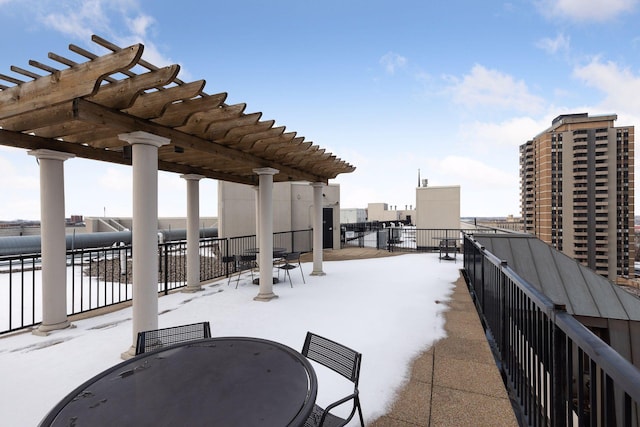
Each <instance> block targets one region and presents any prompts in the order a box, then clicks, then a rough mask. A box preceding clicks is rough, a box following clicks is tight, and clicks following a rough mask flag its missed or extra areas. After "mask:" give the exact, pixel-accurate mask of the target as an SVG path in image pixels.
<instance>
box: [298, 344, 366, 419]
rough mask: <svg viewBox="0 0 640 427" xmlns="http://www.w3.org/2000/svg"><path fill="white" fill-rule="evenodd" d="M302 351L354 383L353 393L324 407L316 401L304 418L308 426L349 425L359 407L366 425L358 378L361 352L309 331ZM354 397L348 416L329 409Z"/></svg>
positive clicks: (360, 415)
mask: <svg viewBox="0 0 640 427" xmlns="http://www.w3.org/2000/svg"><path fill="white" fill-rule="evenodd" d="M302 354H303V355H304V356H305V357H306V358H308V359H309V360H313V361H315V362H318V363H320V364H322V365H324V366H326V367H327V368H329V369H331V370H333V371H335V372H337V373H338V374H340V375H342V376H343V377H345V378H346V379H348V380H349V381H351V382H352V383H353V393H351V394H350V395H348V396H345V397H343V398H342V399H340V400H338V401H336V402H334V403H332V404H330V405H328V406H327V407H326V408H325V409H323V408H322V407H320V406H318V405H315V406H314V408H313V412H312V413H311V415H310V416H309V418H308V419H307V421H306V422H305V424H304V425H305V427H316V426H331V427H338V426H344V425H346V424H347V423H348V422H349V421H351V419H352V418H353V416H354V415H355V413H356V410H357V411H358V416H359V417H360V425H361V426H362V427H364V419H363V417H362V408H361V407H360V397H359V392H358V381H359V379H360V363H361V361H362V354H360V353H358V352H357V351H354V350H352V349H350V348H348V347H345V346H343V345H342V344H338V343H337V342H335V341H331V340H329V339H327V338H323V337H321V336H319V335H316V334H313V333H311V332H307V337H306V338H305V340H304V346H303V347H302ZM349 401H351V402H352V404H353V408H352V409H351V413H350V414H349V416H348V417H347V418H341V417H338V416H337V415H334V414H331V413H330V411H331V410H332V409H333V408H335V407H336V406H339V405H342V404H344V403H347V402H349Z"/></svg>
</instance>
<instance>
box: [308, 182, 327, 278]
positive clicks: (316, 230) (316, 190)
mask: <svg viewBox="0 0 640 427" xmlns="http://www.w3.org/2000/svg"><path fill="white" fill-rule="evenodd" d="M311 186H312V187H313V271H312V272H311V275H312V276H324V275H325V273H324V272H323V271H322V189H323V188H324V184H323V183H322V182H314V183H312V184H311Z"/></svg>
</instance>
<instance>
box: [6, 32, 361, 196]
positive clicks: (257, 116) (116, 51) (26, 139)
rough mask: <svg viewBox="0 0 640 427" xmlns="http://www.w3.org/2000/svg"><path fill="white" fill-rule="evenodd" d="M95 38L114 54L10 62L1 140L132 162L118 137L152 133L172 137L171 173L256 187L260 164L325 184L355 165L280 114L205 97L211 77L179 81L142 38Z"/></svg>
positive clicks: (165, 156) (167, 163) (80, 52)
mask: <svg viewBox="0 0 640 427" xmlns="http://www.w3.org/2000/svg"><path fill="white" fill-rule="evenodd" d="M92 40H93V41H94V42H95V43H97V44H98V45H99V46H101V47H102V48H105V49H107V50H108V53H106V54H104V55H98V54H96V53H93V52H90V51H88V50H86V49H84V48H81V47H78V46H75V45H70V46H69V50H70V51H71V52H72V53H73V54H74V55H77V56H78V57H79V58H80V59H73V58H71V57H65V56H61V55H58V54H55V53H50V54H49V55H48V57H49V59H50V60H52V61H55V63H56V65H55V66H51V65H47V64H44V63H41V62H38V61H34V60H30V61H29V65H30V66H31V67H33V68H35V69H37V71H30V70H28V69H24V68H20V67H16V66H11V71H12V72H13V73H15V74H16V76H15V77H13V76H10V75H5V74H1V73H0V80H2V81H4V82H6V83H7V84H0V127H1V128H2V130H1V131H0V144H3V145H11V146H14V147H21V148H25V149H37V148H47V149H51V150H58V151H64V152H69V153H72V154H75V155H76V156H78V157H84V158H89V159H95V160H101V161H107V162H113V163H121V164H129V161H130V160H129V159H127V158H126V156H123V151H124V150H123V147H124V146H126V145H127V143H126V142H124V141H122V140H121V139H120V138H119V136H118V135H120V134H123V133H129V132H134V131H146V132H150V133H154V134H156V135H159V136H163V137H166V138H169V139H170V140H171V143H170V144H169V145H168V146H164V147H161V148H160V149H159V151H158V159H159V160H158V166H159V168H160V169H161V170H166V171H172V172H179V173H198V174H200V175H203V176H206V177H209V178H213V179H221V180H228V181H233V182H239V183H244V184H255V183H256V182H257V177H256V175H255V174H254V172H253V169H255V168H258V167H266V166H268V167H272V168H275V169H278V170H279V171H280V173H278V174H277V175H276V176H275V177H274V179H275V180H276V181H286V180H305V181H314V182H327V181H328V179H332V178H335V177H336V176H337V175H339V174H341V173H347V172H352V171H353V170H355V168H354V167H353V166H351V165H349V164H348V163H346V162H344V161H343V160H340V159H338V158H337V157H336V156H334V155H332V154H330V153H325V151H324V150H323V149H320V148H319V147H318V146H315V145H313V144H312V143H311V142H308V141H305V140H304V137H301V136H297V134H296V132H290V131H289V132H286V128H285V127H284V126H277V127H276V126H275V121H274V120H261V117H262V113H260V112H254V113H246V112H245V109H246V104H234V105H228V104H226V103H225V100H226V98H227V94H226V93H217V94H213V95H210V94H207V93H205V92H204V86H205V82H204V80H198V81H194V82H190V83H186V82H184V81H182V80H180V79H179V78H178V77H177V76H178V73H179V70H180V67H179V66H178V65H170V66H167V67H157V66H155V65H153V64H151V63H149V62H147V61H145V60H143V59H142V53H143V51H144V46H143V45H141V44H138V45H133V46H129V47H126V48H120V47H118V46H116V45H114V44H112V43H110V42H108V41H106V40H104V39H102V38H100V37H97V36H94V37H93V38H92ZM140 70H142V72H139V71H140Z"/></svg>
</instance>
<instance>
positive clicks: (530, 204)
mask: <svg viewBox="0 0 640 427" xmlns="http://www.w3.org/2000/svg"><path fill="white" fill-rule="evenodd" d="M617 118H618V116H617V115H615V114H611V115H603V116H589V115H588V114H587V113H582V114H565V115H561V116H558V117H556V118H555V119H554V120H553V122H552V124H551V127H550V128H548V129H547V130H545V131H543V132H542V133H540V134H538V135H537V136H536V137H534V138H533V139H532V140H530V141H527V142H526V143H525V144H522V145H521V146H520V200H521V210H522V219H523V222H524V227H525V231H526V232H528V233H531V234H534V235H536V236H537V237H538V238H539V239H541V240H542V241H544V242H546V243H548V244H550V245H551V246H553V247H555V248H556V249H558V250H560V251H562V252H564V253H565V254H567V255H568V256H570V257H572V258H574V259H576V260H577V261H578V262H580V263H581V264H583V265H585V266H587V267H589V268H591V269H592V270H595V271H596V272H597V273H598V274H601V275H603V276H605V277H607V278H609V279H610V280H612V281H614V282H615V281H617V279H618V278H622V277H633V275H634V268H633V263H634V258H635V244H634V209H633V208H634V184H633V183H634V179H633V157H634V156H633V141H634V127H633V126H623V127H614V125H613V122H614V121H615V120H617Z"/></svg>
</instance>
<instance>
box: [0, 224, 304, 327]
mask: <svg viewBox="0 0 640 427" xmlns="http://www.w3.org/2000/svg"><path fill="white" fill-rule="evenodd" d="M312 234H313V231H312V230H294V231H287V232H279V233H274V237H273V242H274V243H273V245H274V247H281V248H284V249H285V251H287V252H293V251H296V252H302V253H304V252H310V251H311V250H312ZM256 246H257V244H256V236H242V237H233V238H225V239H222V238H201V239H200V242H199V255H200V281H201V282H207V281H210V280H214V279H217V278H219V277H226V276H227V275H229V274H231V273H233V270H232V269H233V266H234V264H233V263H227V262H224V260H225V258H227V257H232V256H234V255H240V254H242V253H244V252H246V251H247V250H249V249H251V248H255V247H256ZM131 254H132V252H131V245H126V244H120V245H114V246H109V247H102V248H84V249H72V250H69V251H67V312H68V315H74V314H80V313H85V312H88V311H92V310H96V309H99V308H104V307H109V306H112V305H116V304H120V303H123V302H126V301H130V300H131V298H132V296H133V295H132V293H133V286H132V284H133V268H132V258H131ZM186 254H187V242H186V240H176V241H169V242H165V243H159V244H158V293H160V294H163V295H166V294H168V293H169V292H171V291H173V290H176V289H179V288H182V287H184V286H186V281H187V257H186ZM40 257H41V256H40V254H22V255H10V256H0V307H4V308H3V309H0V335H1V334H5V333H8V332H13V331H17V330H20V329H24V328H28V327H32V326H35V325H37V324H39V323H40V322H41V321H42V269H41V258H40Z"/></svg>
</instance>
